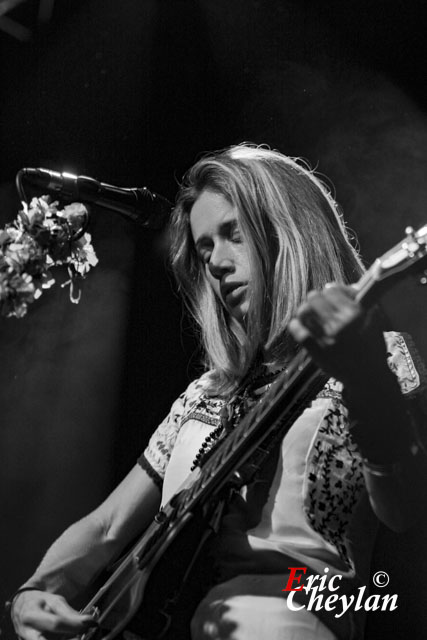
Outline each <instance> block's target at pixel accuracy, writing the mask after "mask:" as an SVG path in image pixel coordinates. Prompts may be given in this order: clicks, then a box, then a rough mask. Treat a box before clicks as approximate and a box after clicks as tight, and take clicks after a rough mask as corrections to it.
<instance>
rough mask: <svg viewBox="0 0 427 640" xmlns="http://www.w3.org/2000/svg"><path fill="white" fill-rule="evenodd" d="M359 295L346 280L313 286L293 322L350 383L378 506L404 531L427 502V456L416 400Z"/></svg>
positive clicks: (347, 391) (319, 357) (330, 369)
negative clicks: (409, 397)
mask: <svg viewBox="0 0 427 640" xmlns="http://www.w3.org/2000/svg"><path fill="white" fill-rule="evenodd" d="M354 295H355V294H354V291H353V289H352V288H351V287H345V286H343V285H330V286H328V287H327V288H325V289H324V290H323V291H321V292H312V293H311V294H310V295H309V297H308V299H307V302H306V303H305V304H303V305H302V306H301V307H300V309H299V310H298V313H297V315H296V318H295V319H294V320H292V322H291V324H290V327H289V329H290V332H291V334H292V335H293V337H294V338H295V340H297V342H299V343H301V344H302V345H303V346H304V347H306V349H307V350H308V351H309V352H310V354H311V355H312V357H313V358H314V359H315V360H316V361H317V363H318V364H319V365H320V366H321V367H322V369H324V370H325V371H326V372H327V373H329V374H330V375H331V376H333V377H335V378H336V379H338V380H340V381H341V382H342V383H343V385H344V400H345V403H346V405H347V407H348V410H349V420H350V430H351V434H352V437H353V439H354V441H355V442H356V443H357V444H358V446H359V449H360V451H361V454H362V457H363V461H364V475H365V480H366V486H367V489H368V492H369V496H370V501H371V504H372V507H373V509H374V511H375V513H376V514H377V516H378V517H379V519H380V520H381V521H382V522H383V523H384V524H386V525H387V526H388V527H390V528H391V529H393V530H396V531H401V530H403V529H405V528H407V527H409V526H410V525H411V524H413V522H415V520H416V518H417V516H418V515H419V512H420V508H422V507H423V506H424V504H425V503H426V499H427V482H426V480H427V460H426V458H425V455H424V452H423V451H421V450H420V447H419V445H418V443H417V441H416V437H415V433H414V429H413V424H412V420H411V417H410V415H409V413H408V404H409V403H408V402H407V401H406V400H405V398H404V397H403V395H402V393H401V391H400V388H399V384H398V382H397V379H396V376H395V375H394V374H393V373H392V372H391V371H390V368H389V367H388V364H387V353H386V346H385V342H384V337H383V333H382V329H381V327H380V326H379V325H378V323H377V322H375V319H372V318H370V317H369V315H368V314H367V313H366V312H365V311H364V310H363V309H362V308H361V307H360V305H359V304H358V303H357V302H356V301H355V299H354Z"/></svg>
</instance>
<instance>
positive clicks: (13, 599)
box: [4, 586, 42, 611]
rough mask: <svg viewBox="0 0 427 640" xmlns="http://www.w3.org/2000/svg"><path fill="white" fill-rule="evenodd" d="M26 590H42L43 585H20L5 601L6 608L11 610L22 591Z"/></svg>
mask: <svg viewBox="0 0 427 640" xmlns="http://www.w3.org/2000/svg"><path fill="white" fill-rule="evenodd" d="M26 591H42V589H41V587H40V586H38V587H30V586H23V587H19V589H17V590H16V591H15V593H13V594H12V595H11V597H10V598H8V599H7V600H6V602H5V603H4V607H5V609H6V611H11V610H12V608H13V605H14V604H15V602H16V599H17V598H18V596H20V595H21V593H25V592H26Z"/></svg>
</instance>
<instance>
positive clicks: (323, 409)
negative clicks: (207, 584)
mask: <svg viewBox="0 0 427 640" xmlns="http://www.w3.org/2000/svg"><path fill="white" fill-rule="evenodd" d="M385 337H386V343H387V349H388V362H389V366H390V368H391V369H392V371H393V372H394V373H395V374H396V376H397V378H398V380H399V382H400V386H401V390H402V392H403V393H404V394H406V395H408V396H413V395H416V394H417V393H418V392H420V390H421V389H422V388H423V387H424V382H423V381H422V376H421V369H419V368H417V367H416V366H415V363H414V358H413V357H412V355H411V353H410V351H409V349H408V347H407V345H406V343H405V340H404V338H403V337H402V335H401V334H398V333H395V332H389V333H387V334H385ZM205 381H206V374H205V375H203V376H202V377H201V378H199V379H198V380H196V381H194V382H193V383H191V384H190V385H189V387H188V389H187V390H186V391H185V392H184V393H183V394H182V395H181V396H180V397H179V398H178V399H177V400H176V402H175V403H174V404H173V405H172V408H171V411H170V413H169V415H168V416H167V417H166V419H165V420H164V421H163V422H162V423H161V424H160V426H159V427H158V428H157V430H156V431H155V432H154V434H153V435H152V437H151V439H150V442H149V445H148V447H147V449H146V450H145V452H144V454H143V456H141V458H140V463H141V465H142V466H143V467H144V468H145V469H147V470H148V472H149V473H150V474H151V475H152V477H154V479H156V480H157V481H158V482H161V483H162V484H163V495H162V501H163V504H164V503H165V502H167V501H168V500H169V499H170V498H171V497H172V495H173V494H174V493H175V492H177V491H178V489H179V486H180V485H181V484H182V482H183V481H184V479H185V478H186V476H187V475H188V473H189V470H190V467H191V463H192V461H193V459H194V457H195V455H196V453H197V451H198V450H199V448H200V446H201V443H202V442H203V441H204V440H205V438H206V436H207V435H208V434H209V433H210V432H211V431H212V429H213V428H215V427H218V425H219V421H220V412H221V409H222V408H223V406H224V400H222V399H221V398H216V397H211V396H208V395H207V394H206V393H205ZM422 382H423V383H422ZM341 392H342V385H341V384H340V383H339V382H337V381H336V380H333V379H330V380H329V381H328V382H327V384H326V385H325V387H324V388H323V390H322V391H321V392H320V393H319V394H318V396H317V397H316V398H315V400H314V401H313V402H312V403H311V404H310V405H309V406H308V407H307V408H306V409H305V411H304V412H303V413H302V414H301V416H300V417H299V418H298V419H297V420H296V422H295V423H294V424H293V425H292V427H291V429H290V430H289V431H288V433H287V434H286V436H285V438H284V439H283V441H282V443H281V447H280V448H279V450H278V451H277V455H276V460H275V464H271V462H270V464H267V465H265V467H266V468H265V469H264V470H263V472H262V473H261V476H260V477H258V479H257V482H255V483H253V484H252V485H250V486H249V487H244V488H243V490H242V491H241V495H240V496H238V498H237V499H236V500H234V501H233V503H232V504H231V505H230V508H229V510H228V512H227V514H226V515H225V517H224V518H223V521H222V526H221V531H220V534H219V535H218V537H217V540H216V547H217V552H218V553H217V557H218V559H219V577H218V579H219V580H220V581H224V580H228V579H230V578H232V577H233V576H236V575H242V574H272V575H273V574H280V573H282V575H285V574H286V573H288V568H289V567H290V566H308V567H309V568H310V569H311V570H312V571H313V572H314V573H319V574H321V573H323V571H324V569H325V567H328V568H329V571H330V572H331V573H330V574H329V575H332V574H333V573H336V574H341V575H343V576H344V578H345V579H347V584H346V585H343V588H344V590H346V591H348V592H350V591H354V590H355V589H357V588H358V587H359V586H362V585H364V584H367V580H368V572H369V563H370V557H371V554H372V547H373V542H374V538H375V532H376V526H377V522H376V518H375V516H374V514H373V511H372V509H371V507H370V504H369V500H368V496H367V492H366V488H365V483H364V478H363V470H362V460H361V456H360V453H359V451H358V449H357V447H356V445H355V444H354V443H353V442H352V440H351V435H350V432H349V429H348V413H347V409H346V407H345V405H344V404H343V402H342V398H341ZM290 562H291V564H290ZM295 563H297V565H296V564H295ZM344 582H345V580H344ZM358 624H359V623H354V624H353V623H351V625H353V628H352V629H351V630H350V631H349V629H348V628H346V629H345V631H343V632H342V635H343V637H344V636H345V637H347V638H350V637H354V638H356V637H359V635H360V633H361V631H360V628H359V629H358ZM345 634H347V635H345Z"/></svg>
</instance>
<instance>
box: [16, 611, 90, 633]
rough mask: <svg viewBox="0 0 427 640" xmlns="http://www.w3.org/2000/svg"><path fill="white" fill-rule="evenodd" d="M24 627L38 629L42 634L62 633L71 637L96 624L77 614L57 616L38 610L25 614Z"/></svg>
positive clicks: (87, 617)
mask: <svg viewBox="0 0 427 640" xmlns="http://www.w3.org/2000/svg"><path fill="white" fill-rule="evenodd" d="M24 625H25V626H26V627H32V628H34V629H38V630H39V631H41V632H42V633H63V634H69V635H71V634H76V633H79V632H82V631H85V630H86V629H88V628H89V626H93V625H96V622H95V621H94V619H93V618H92V617H91V616H87V615H84V616H83V615H81V614H79V613H77V612H76V613H75V615H70V614H68V615H62V614H60V615H58V614H57V613H53V612H51V611H40V610H38V611H34V612H28V613H27V615H26V617H25V621H24Z"/></svg>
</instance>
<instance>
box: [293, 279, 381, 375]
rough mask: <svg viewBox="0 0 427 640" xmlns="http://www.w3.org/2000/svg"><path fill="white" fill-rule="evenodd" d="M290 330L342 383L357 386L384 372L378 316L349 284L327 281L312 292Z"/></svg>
mask: <svg viewBox="0 0 427 640" xmlns="http://www.w3.org/2000/svg"><path fill="white" fill-rule="evenodd" d="M289 331H290V333H291V335H292V336H293V338H294V339H295V340H296V341H297V342H298V343H300V344H301V345H302V346H304V347H305V348H306V349H307V351H308V352H309V353H310V354H311V356H312V357H313V359H314V360H315V361H316V362H317V363H318V365H319V366H320V367H322V369H324V371H325V372H326V373H329V374H330V375H332V376H333V377H335V378H337V379H338V380H340V381H341V382H343V383H344V384H345V385H348V386H357V387H359V386H360V385H364V384H365V381H366V379H367V378H368V377H369V378H370V379H371V380H372V379H373V378H374V377H376V376H377V375H381V373H384V372H385V371H387V367H386V348H385V342H384V337H383V334H382V329H381V328H380V325H379V321H378V318H377V317H376V316H375V313H374V312H367V311H366V310H365V309H363V307H362V306H361V305H360V304H359V303H358V302H357V300H356V291H355V289H354V288H353V287H351V286H348V285H347V286H346V285H341V284H328V285H326V287H325V288H324V289H323V290H322V291H311V292H310V293H309V294H308V296H307V300H306V302H304V303H303V304H302V305H301V306H300V307H299V309H298V311H297V314H296V316H295V318H293V320H291V322H290V324H289Z"/></svg>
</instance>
